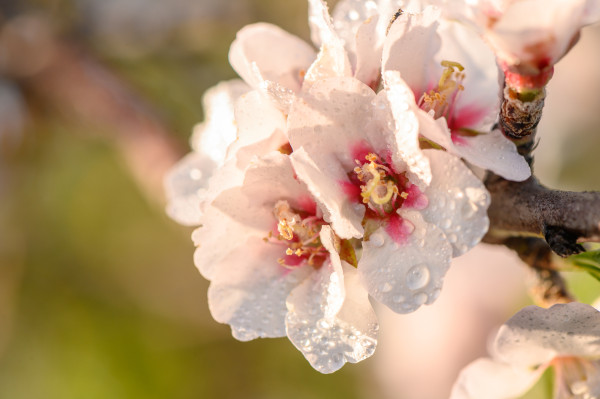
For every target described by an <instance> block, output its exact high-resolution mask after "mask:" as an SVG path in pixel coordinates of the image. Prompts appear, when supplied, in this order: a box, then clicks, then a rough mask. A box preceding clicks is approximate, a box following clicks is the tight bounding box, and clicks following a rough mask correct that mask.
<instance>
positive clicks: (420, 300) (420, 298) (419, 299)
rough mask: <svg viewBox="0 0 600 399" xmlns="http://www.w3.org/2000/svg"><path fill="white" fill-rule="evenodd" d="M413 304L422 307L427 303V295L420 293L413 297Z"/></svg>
mask: <svg viewBox="0 0 600 399" xmlns="http://www.w3.org/2000/svg"><path fill="white" fill-rule="evenodd" d="M413 302H414V303H415V305H422V304H424V303H425V302H427V294H426V293H424V292H420V293H418V294H417V295H415V296H414V297H413Z"/></svg>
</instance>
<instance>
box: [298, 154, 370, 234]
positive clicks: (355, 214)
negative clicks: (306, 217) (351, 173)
mask: <svg viewBox="0 0 600 399" xmlns="http://www.w3.org/2000/svg"><path fill="white" fill-rule="evenodd" d="M290 158H291V160H292V164H293V165H294V169H295V170H296V173H297V174H298V177H299V178H300V179H302V181H303V182H304V183H306V185H307V186H308V189H309V190H310V192H311V193H312V195H313V196H314V198H315V200H316V201H317V203H318V204H319V205H320V207H321V209H322V210H323V218H324V219H325V220H326V221H327V222H329V223H331V225H332V227H333V229H334V230H335V232H336V233H337V234H338V235H339V236H340V237H342V238H352V237H355V238H360V237H362V235H363V228H362V225H361V221H362V218H363V216H364V214H365V207H364V206H363V205H361V204H356V203H354V202H353V201H352V199H351V198H350V197H349V196H348V194H347V193H346V192H344V190H343V187H342V185H341V184H331V182H332V180H333V181H336V180H338V181H340V182H344V181H346V179H347V176H346V172H345V171H344V169H342V168H341V165H340V164H338V163H335V162H332V163H331V164H330V165H328V166H327V170H326V171H324V170H323V168H321V167H320V166H319V165H317V163H316V162H315V160H314V159H313V158H311V154H309V153H308V152H306V150H305V149H304V147H300V148H299V149H297V150H295V151H294V152H293V153H292V155H291V156H290ZM357 205H358V206H357Z"/></svg>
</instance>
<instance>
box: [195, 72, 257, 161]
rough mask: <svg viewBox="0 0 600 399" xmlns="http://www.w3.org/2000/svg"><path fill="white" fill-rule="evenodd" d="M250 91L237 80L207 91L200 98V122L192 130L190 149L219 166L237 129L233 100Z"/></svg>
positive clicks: (223, 83) (244, 84)
mask: <svg viewBox="0 0 600 399" xmlns="http://www.w3.org/2000/svg"><path fill="white" fill-rule="evenodd" d="M250 90H251V88H250V86H248V85H247V84H246V83H244V82H243V81H242V80H240V79H234V80H229V81H225V82H221V83H219V84H217V85H216V86H213V87H211V88H210V89H208V90H207V91H206V92H205V93H204V96H203V97H202V105H203V108H204V115H206V117H205V120H204V122H202V123H199V124H197V125H196V126H194V132H193V134H192V138H191V140H190V141H191V145H192V148H193V149H194V150H195V151H196V152H199V153H203V154H207V155H208V156H209V157H210V158H211V159H212V160H213V161H215V162H217V164H220V163H222V162H223V160H224V159H225V152H226V150H227V146H228V145H229V144H231V142H232V141H233V140H235V136H236V133H237V125H236V123H235V117H234V113H233V112H234V106H235V102H236V101H237V99H238V98H239V97H240V96H241V95H242V94H244V93H247V92H248V91H250Z"/></svg>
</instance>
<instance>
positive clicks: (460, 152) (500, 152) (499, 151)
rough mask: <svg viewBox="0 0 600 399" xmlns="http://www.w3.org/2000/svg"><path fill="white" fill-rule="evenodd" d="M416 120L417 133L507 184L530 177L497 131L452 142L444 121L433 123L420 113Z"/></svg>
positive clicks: (525, 163) (456, 138)
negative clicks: (417, 120)
mask: <svg viewBox="0 0 600 399" xmlns="http://www.w3.org/2000/svg"><path fill="white" fill-rule="evenodd" d="M417 117H418V119H419V125H420V127H421V129H420V133H421V134H422V135H423V136H424V137H426V138H427V139H428V140H431V141H433V142H434V143H437V144H439V145H441V146H442V147H444V148H445V149H446V150H447V151H448V152H449V153H451V154H454V155H457V156H459V157H462V158H464V159H465V160H466V161H468V162H470V163H472V164H473V165H475V166H478V167H480V168H483V169H488V170H491V171H492V172H494V173H496V174H497V175H500V176H502V177H504V178H505V179H508V180H513V181H523V180H526V179H527V178H529V176H531V169H530V167H529V165H528V164H527V161H525V158H523V156H522V155H519V153H518V152H517V147H516V146H515V144H514V143H513V142H511V141H510V140H509V139H507V138H506V137H504V135H503V134H502V133H501V132H500V131H499V130H494V131H492V132H490V133H485V134H480V135H477V136H457V137H455V139H454V141H453V140H452V138H451V135H450V130H449V129H448V125H447V124H446V120H445V119H444V118H439V119H436V120H434V119H433V118H432V117H431V116H430V115H428V114H427V113H425V112H424V111H422V110H418V111H417Z"/></svg>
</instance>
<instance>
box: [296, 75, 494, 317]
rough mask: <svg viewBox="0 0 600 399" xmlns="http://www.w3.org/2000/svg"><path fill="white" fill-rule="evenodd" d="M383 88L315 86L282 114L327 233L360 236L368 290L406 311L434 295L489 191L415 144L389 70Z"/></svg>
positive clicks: (398, 85)
mask: <svg viewBox="0 0 600 399" xmlns="http://www.w3.org/2000/svg"><path fill="white" fill-rule="evenodd" d="M384 87H385V88H386V89H385V90H384V91H382V92H380V93H379V94H376V93H375V92H373V90H372V89H371V88H369V87H368V86H366V85H365V84H364V83H362V82H360V81H358V80H356V79H353V78H331V79H325V80H320V81H318V82H316V83H315V84H314V85H313V86H312V87H311V88H310V90H309V91H308V93H305V95H304V96H303V97H302V98H300V99H299V100H298V101H296V102H295V103H294V104H293V106H292V109H291V110H290V114H289V116H288V136H289V138H290V143H291V145H292V148H293V149H294V151H293V153H292V155H291V156H290V157H291V159H292V163H293V165H294V169H295V170H296V173H297V174H298V177H299V178H300V179H301V180H302V181H304V182H305V183H306V184H307V186H308V189H309V190H310V191H311V193H312V194H313V195H314V197H315V199H316V200H317V203H318V204H319V205H320V206H321V208H322V209H323V212H324V220H325V221H327V222H330V223H331V225H332V228H333V230H334V231H335V232H336V234H337V235H338V236H340V237H341V238H344V239H350V238H362V255H361V257H360V260H359V261H358V266H357V267H358V272H359V274H360V276H361V279H362V281H363V284H364V285H365V287H367V289H368V291H369V294H370V295H371V296H372V297H374V298H375V299H377V300H379V301H380V302H382V303H384V304H385V305H387V306H388V307H390V308H391V309H392V310H394V311H396V312H399V313H408V312H412V311H414V310H416V309H417V308H419V307H420V306H421V305H423V304H430V303H432V302H433V301H435V299H436V298H437V297H438V295H439V293H440V290H441V287H442V282H443V277H444V274H445V272H446V270H447V269H448V267H449V264H450V259H451V258H452V256H458V255H460V254H462V253H464V252H466V251H467V250H468V249H469V248H471V247H473V246H474V245H475V244H477V243H478V242H479V240H480V239H481V237H482V236H483V234H484V233H485V231H486V230H487V227H488V219H487V215H486V210H487V207H488V205H489V195H488V193H487V191H486V190H485V188H484V187H483V184H482V183H481V181H479V180H478V179H477V178H476V177H475V176H474V175H473V174H472V173H471V172H470V171H469V169H468V168H467V167H466V166H464V164H463V163H462V162H461V161H460V160H459V159H458V158H456V157H453V156H451V155H449V154H447V153H446V152H444V151H438V150H424V151H421V150H420V149H419V140H418V134H419V131H420V128H419V124H418V121H417V118H416V116H415V115H414V113H413V112H412V110H411V108H410V106H409V98H410V97H411V96H412V94H411V92H410V90H409V89H408V87H407V86H406V85H405V84H404V83H403V82H402V80H401V79H400V78H399V76H398V74H397V73H396V74H395V73H391V72H390V73H387V74H386V75H385V79H384Z"/></svg>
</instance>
